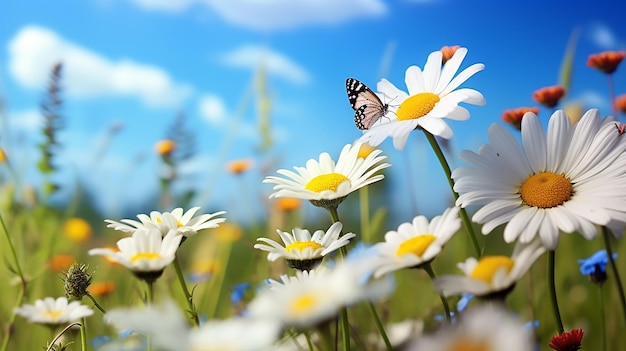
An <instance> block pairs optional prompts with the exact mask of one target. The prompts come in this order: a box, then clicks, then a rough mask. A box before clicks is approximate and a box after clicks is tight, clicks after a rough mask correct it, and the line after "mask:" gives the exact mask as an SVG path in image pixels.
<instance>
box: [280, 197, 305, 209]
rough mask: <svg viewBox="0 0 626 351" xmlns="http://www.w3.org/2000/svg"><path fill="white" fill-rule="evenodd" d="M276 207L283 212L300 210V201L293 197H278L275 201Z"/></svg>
mask: <svg viewBox="0 0 626 351" xmlns="http://www.w3.org/2000/svg"><path fill="white" fill-rule="evenodd" d="M276 207H277V208H278V209H279V210H281V211H285V212H290V211H294V210H297V209H298V208H300V199H296V198H294V197H279V198H278V199H276Z"/></svg>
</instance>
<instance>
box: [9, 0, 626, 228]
mask: <svg viewBox="0 0 626 351" xmlns="http://www.w3.org/2000/svg"><path fill="white" fill-rule="evenodd" d="M625 8H626V4H623V2H620V1H612V2H610V1H604V2H602V1H600V2H594V4H593V6H592V5H591V4H590V3H589V2H588V1H577V0H567V1H566V0H563V1H556V0H555V1H496V0H491V1H460V0H459V1H452V0H430V1H427V0H422V1H410V0H398V1H389V2H383V1H379V0H343V1H333V0H306V1H293V0H266V1H258V0H230V1H220V0H82V1H55V2H51V1H43V0H42V1H32V0H29V1H10V2H9V1H5V2H3V3H2V4H1V5H0V13H2V14H3V15H2V21H0V47H1V48H2V49H1V50H0V96H1V97H2V99H3V100H4V103H5V110H4V117H5V118H4V119H3V120H2V121H1V122H2V129H1V131H0V132H1V133H2V134H0V137H1V138H0V146H1V147H3V148H5V149H6V150H7V151H8V152H9V155H10V157H11V161H12V163H13V165H14V166H15V167H16V168H17V169H18V171H19V172H20V174H22V175H23V179H25V180H26V181H27V182H37V181H38V178H37V176H36V172H35V171H34V169H35V163H36V161H37V159H38V157H39V154H38V151H37V149H36V147H35V145H36V144H37V142H39V141H41V139H40V132H39V128H40V125H41V117H40V114H39V112H38V104H39V102H40V100H41V98H42V95H43V91H44V88H45V85H46V82H47V79H48V74H49V71H50V67H51V65H52V63H53V62H55V61H57V60H63V62H64V64H65V71H64V79H63V86H64V89H65V90H64V95H63V96H64V98H65V102H64V108H63V112H64V118H65V122H66V123H65V124H66V126H65V128H64V129H63V131H62V133H61V140H62V144H63V148H62V149H61V151H60V154H59V166H60V173H59V174H58V175H56V176H55V180H57V181H59V182H60V183H61V184H72V182H73V181H75V180H76V179H81V180H82V181H84V182H86V183H87V184H88V185H89V186H90V188H91V189H92V190H93V192H94V193H95V194H96V195H97V199H98V204H99V206H100V208H101V209H103V210H104V211H105V212H106V213H115V212H117V213H119V212H120V211H123V209H124V208H132V207H133V206H135V205H137V204H140V203H142V202H144V201H145V199H146V198H147V197H148V196H149V195H150V194H153V193H154V191H156V189H157V187H158V179H157V177H158V173H159V172H160V167H159V160H158V158H157V157H156V156H155V155H154V153H153V151H152V150H153V149H152V148H153V144H154V142H156V141H157V140H159V139H161V138H163V137H164V136H165V135H166V133H167V131H168V128H170V127H171V125H172V124H173V123H174V119H175V117H176V115H177V114H178V113H179V112H181V111H182V112H184V113H185V115H186V122H187V123H188V124H187V125H188V127H190V128H192V129H193V131H194V133H195V136H196V140H197V156H196V157H195V158H194V159H193V160H191V161H190V162H187V163H186V164H184V165H183V166H182V167H183V168H182V169H181V174H182V177H183V178H182V179H183V180H184V184H181V186H182V187H188V186H192V185H193V186H197V187H198V188H199V189H200V192H201V195H200V196H198V198H197V199H196V203H197V204H198V205H201V206H203V207H204V208H207V209H214V210H217V209H226V210H229V209H230V208H236V207H237V202H238V201H241V200H242V198H243V197H244V196H243V195H241V193H240V192H239V191H238V190H237V189H238V188H241V187H242V186H241V184H240V183H238V182H237V181H235V180H234V179H232V177H231V176H229V175H228V174H226V173H225V172H224V163H225V162H227V161H228V160H231V159H237V158H247V157H250V158H254V159H256V162H255V165H256V167H255V171H254V172H251V173H250V174H249V175H246V177H245V178H244V179H243V181H244V182H246V183H245V187H244V188H245V189H246V190H247V191H254V193H253V194H252V195H250V198H253V199H254V198H255V197H259V196H265V195H267V194H269V193H270V192H271V186H269V185H267V184H261V182H260V181H261V179H262V177H263V175H265V174H274V173H275V170H276V169H277V168H291V167H293V166H304V164H305V162H306V160H307V159H309V158H314V157H315V158H317V157H318V155H319V154H320V153H321V152H324V151H326V152H329V153H330V154H331V155H333V156H337V155H338V154H339V151H340V149H341V147H342V146H343V145H345V144H347V143H351V142H352V141H354V140H355V139H356V138H358V137H359V136H360V134H361V133H360V131H358V130H357V129H356V128H355V127H354V124H353V120H352V117H353V111H352V109H351V108H350V106H349V103H348V101H347V97H346V93H345V87H344V84H345V79H346V78H347V77H356V78H358V79H360V80H362V81H363V82H365V83H366V84H368V85H369V86H371V87H375V86H376V82H377V81H378V79H380V78H381V77H386V78H388V79H389V80H390V81H392V82H393V83H395V84H396V85H397V86H398V87H401V88H404V72H405V70H406V68H407V67H408V66H410V65H418V66H420V67H422V66H423V65H424V63H425V61H426V58H427V56H428V54H429V53H430V52H432V51H435V50H438V49H440V48H441V47H442V46H444V45H462V46H465V47H467V48H468V49H469V53H468V55H467V57H466V59H465V62H464V64H463V66H462V67H467V66H469V65H471V64H473V63H477V62H482V63H484V64H485V66H486V68H485V70H484V71H483V72H480V73H478V74H476V75H475V76H474V77H472V78H471V79H470V80H469V81H468V82H467V83H466V84H465V86H467V87H471V88H474V89H477V90H479V91H481V92H482V93H483V95H484V96H485V98H486V100H487V105H486V106H480V107H478V106H465V107H467V108H468V109H469V110H470V112H471V113H472V118H471V119H470V120H468V121H465V122H459V123H451V125H452V128H453V130H454V131H455V137H454V139H453V140H452V143H451V147H452V150H453V151H454V152H453V155H452V156H454V154H456V153H457V152H458V151H459V150H461V149H472V150H476V149H477V148H478V146H480V145H481V144H482V143H484V142H485V141H486V133H487V128H488V126H489V125H490V124H491V123H494V122H495V123H500V122H499V118H500V115H501V114H502V111H503V110H505V109H509V108H515V107H519V106H536V104H535V103H534V102H533V101H532V98H531V94H532V92H533V91H534V90H536V89H538V88H540V87H543V86H548V85H554V84H556V83H557V82H558V73H559V68H560V64H561V61H562V59H563V55H564V51H565V48H566V46H567V42H568V39H569V37H570V35H571V34H572V32H573V31H574V30H578V31H579V32H578V33H579V40H578V45H577V52H576V57H575V61H574V77H573V83H572V87H571V90H570V92H569V94H568V96H567V98H566V100H567V101H579V102H581V103H583V104H584V105H585V106H586V107H587V108H592V107H593V108H599V109H600V111H601V113H602V114H608V113H610V104H609V102H608V95H607V84H606V78H605V77H604V76H603V75H602V74H600V73H599V72H597V71H594V70H591V69H589V68H587V67H586V66H585V62H586V59H587V56H588V55H589V54H592V53H597V52H601V51H605V50H623V49H626V27H625V26H624V25H623V14H624V13H626V12H625V11H626V9H625ZM261 62H262V63H263V67H265V69H266V70H267V74H268V81H267V87H268V91H269V93H270V95H271V98H272V105H271V126H272V135H273V140H274V144H273V146H272V147H271V149H270V150H269V151H268V152H266V153H263V154H260V153H258V147H259V145H260V142H261V141H260V140H261V139H260V136H259V132H258V128H257V120H256V119H257V113H256V108H255V101H254V98H253V97H252V98H250V95H249V93H248V94H247V93H246V91H250V89H251V88H250V87H251V86H252V85H251V84H252V82H253V80H254V77H255V72H256V71H257V70H258V67H259V66H260V64H261ZM624 71H625V69H624V67H621V68H620V69H619V70H618V71H617V72H616V75H615V84H616V91H617V93H618V94H620V93H625V92H626V84H624V81H625V80H624V77H626V73H625V72H624ZM238 111H241V112H238ZM540 115H542V116H543V117H544V121H545V120H547V118H548V116H549V112H548V111H545V110H542V111H541V112H540ZM112 126H121V129H120V130H119V132H118V133H117V134H116V135H115V136H114V137H113V138H112V139H111V140H110V143H109V144H107V145H108V147H107V149H106V152H105V153H104V154H101V153H100V151H99V150H101V148H102V145H104V142H105V141H104V139H105V136H106V135H107V134H106V133H107V130H108V129H109V128H111V127H112ZM414 134H415V135H414V136H413V137H412V138H411V139H410V140H409V144H408V147H407V149H406V150H405V151H404V152H402V153H400V152H396V151H394V150H393V147H392V145H391V142H390V141H387V142H385V143H384V144H382V146H381V148H382V149H383V150H384V151H385V152H386V153H387V154H388V155H389V157H390V162H391V163H392V164H393V165H394V167H393V168H392V169H391V170H390V174H389V175H388V178H387V180H386V181H388V182H390V187H391V189H392V191H393V193H392V195H391V197H392V198H393V199H394V204H397V206H393V207H394V208H395V211H396V213H397V214H398V216H399V217H400V218H403V220H404V221H407V220H410V218H412V216H414V215H415V214H416V213H414V211H413V210H411V206H410V203H411V202H412V201H413V199H414V198H417V208H418V212H419V213H424V214H427V215H429V216H431V215H434V214H436V213H437V212H439V211H441V210H442V209H443V208H444V207H445V206H446V205H447V201H449V198H450V195H449V190H448V189H447V185H446V182H445V179H443V177H442V176H443V173H442V172H441V169H440V167H439V165H438V164H437V163H436V160H435V158H434V155H433V154H432V151H431V150H430V148H429V147H428V145H427V143H426V142H425V140H424V139H423V136H422V135H421V134H419V133H414ZM451 163H452V166H453V167H456V166H458V165H460V163H459V160H457V159H451ZM409 174H410V176H409ZM408 178H411V179H412V180H411V184H412V185H410V188H411V189H413V190H412V191H403V189H407V188H409V185H408V184H409V182H408ZM417 194H419V195H417ZM61 195H63V193H62V194H61Z"/></svg>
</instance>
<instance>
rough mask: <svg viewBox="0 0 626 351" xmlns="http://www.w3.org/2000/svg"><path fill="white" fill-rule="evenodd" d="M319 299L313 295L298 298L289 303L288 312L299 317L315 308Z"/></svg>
mask: <svg viewBox="0 0 626 351" xmlns="http://www.w3.org/2000/svg"><path fill="white" fill-rule="evenodd" d="M318 300H319V298H318V297H317V296H316V295H313V294H304V295H301V296H298V297H297V298H296V299H295V300H293V301H292V302H291V305H290V308H289V311H290V312H291V313H290V314H291V315H292V316H301V315H303V314H305V313H306V312H308V311H310V310H311V308H313V307H315V305H316V304H317V302H318Z"/></svg>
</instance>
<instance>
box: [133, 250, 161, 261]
mask: <svg viewBox="0 0 626 351" xmlns="http://www.w3.org/2000/svg"><path fill="white" fill-rule="evenodd" d="M159 258H161V255H159V254H158V253H156V252H140V253H138V254H136V255H135V256H133V257H131V258H130V261H131V262H137V261H139V260H157V259H159Z"/></svg>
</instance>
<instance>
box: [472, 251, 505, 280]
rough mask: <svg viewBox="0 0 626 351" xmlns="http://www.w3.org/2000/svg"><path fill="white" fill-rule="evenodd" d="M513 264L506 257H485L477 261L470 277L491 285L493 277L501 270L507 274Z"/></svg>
mask: <svg viewBox="0 0 626 351" xmlns="http://www.w3.org/2000/svg"><path fill="white" fill-rule="evenodd" d="M514 263H515V262H514V261H513V260H512V259H511V258H510V257H507V256H485V257H483V258H481V259H480V261H478V264H476V267H474V270H473V271H472V273H471V274H470V277H472V278H474V279H479V280H482V281H485V282H487V283H491V280H492V279H493V275H494V274H495V273H496V272H497V271H498V270H499V269H501V268H504V269H505V270H506V271H507V273H508V272H510V271H511V269H512V268H513V264H514Z"/></svg>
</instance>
